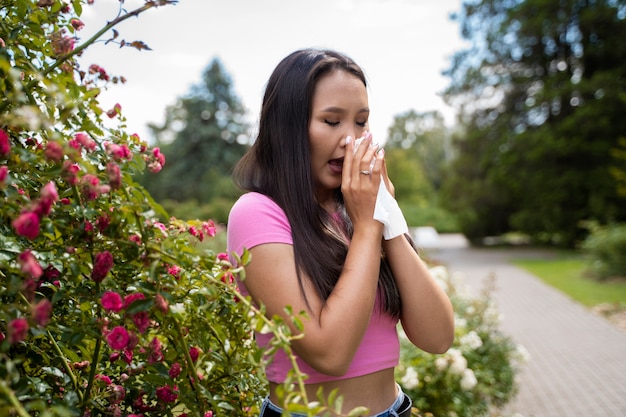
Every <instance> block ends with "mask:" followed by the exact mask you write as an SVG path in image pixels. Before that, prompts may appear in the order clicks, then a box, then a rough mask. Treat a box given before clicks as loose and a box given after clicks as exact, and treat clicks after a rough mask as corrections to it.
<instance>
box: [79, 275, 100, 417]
mask: <svg viewBox="0 0 626 417" xmlns="http://www.w3.org/2000/svg"><path fill="white" fill-rule="evenodd" d="M99 292H100V283H99V282H96V294H97V293H99ZM101 348H102V337H98V338H97V339H96V346H95V348H94V352H93V358H92V360H91V369H90V371H89V382H88V383H87V388H86V389H85V395H84V396H83V403H82V407H83V412H82V415H85V411H86V410H87V403H88V401H89V396H90V395H91V388H92V387H93V381H94V379H95V377H96V367H97V366H98V363H99V362H100V349H101Z"/></svg>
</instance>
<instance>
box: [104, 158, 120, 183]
mask: <svg viewBox="0 0 626 417" xmlns="http://www.w3.org/2000/svg"><path fill="white" fill-rule="evenodd" d="M106 173H107V176H108V177H109V185H110V186H111V188H112V189H113V190H117V189H118V188H120V187H121V186H122V172H121V171H120V167H119V166H118V165H117V164H116V163H115V162H109V163H108V164H107V167H106Z"/></svg>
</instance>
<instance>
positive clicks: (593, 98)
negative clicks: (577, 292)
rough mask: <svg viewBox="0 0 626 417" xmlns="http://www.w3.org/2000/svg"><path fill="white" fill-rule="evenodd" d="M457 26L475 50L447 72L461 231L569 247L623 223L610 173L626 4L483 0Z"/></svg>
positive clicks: (625, 215)
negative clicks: (456, 126)
mask: <svg viewBox="0 0 626 417" xmlns="http://www.w3.org/2000/svg"><path fill="white" fill-rule="evenodd" d="M457 17H458V20H459V22H460V24H461V31H462V34H463V36H464V37H465V38H466V39H467V40H469V41H471V43H472V46H471V47H470V48H468V49H467V50H464V51H461V52H459V53H457V54H455V56H454V58H453V63H452V65H451V68H450V69H449V70H448V71H447V75H448V76H449V77H450V78H451V85H450V87H449V88H448V89H447V91H446V99H447V101H448V102H449V103H450V104H452V105H454V106H457V107H458V108H459V110H460V120H461V122H462V123H463V125H464V126H463V127H464V131H465V135H464V137H463V138H462V139H461V140H459V141H458V142H457V145H458V151H457V154H458V155H459V158H458V159H457V160H456V161H455V163H454V168H455V169H454V175H453V176H452V177H451V178H450V179H449V181H448V182H447V183H446V185H445V188H446V196H447V198H446V201H447V202H448V203H449V206H448V207H449V208H450V210H452V211H454V212H457V213H460V215H461V216H462V217H461V218H460V221H461V226H462V227H463V229H464V232H466V233H467V234H468V235H470V237H472V238H473V239H474V240H477V239H478V238H480V237H483V236H487V235H499V234H502V233H505V232H507V231H511V230H519V231H521V232H524V233H526V234H528V235H531V236H532V237H533V238H535V239H536V240H540V241H543V242H550V243H554V244H559V245H563V246H574V245H575V244H576V243H577V242H578V241H579V240H580V239H581V238H583V237H584V236H585V234H586V231H585V229H583V228H581V227H579V224H580V221H581V220H588V219H593V220H597V221H599V222H600V223H608V222H611V221H623V220H624V219H626V209H625V207H626V204H625V203H626V201H625V200H624V197H623V196H620V195H619V193H618V190H617V188H618V187H617V186H616V178H615V177H614V176H613V175H611V168H610V167H611V166H612V165H614V162H615V161H614V159H613V157H612V156H611V152H612V150H613V149H615V148H616V147H617V145H618V140H619V138H620V137H624V136H625V135H626V131H625V129H626V128H625V126H626V125H624V123H623V122H622V115H621V111H620V109H621V108H623V107H624V106H625V105H626V101H625V100H626V95H625V94H624V92H625V91H626V76H625V75H626V65H625V64H624V63H625V62H626V59H625V58H626V46H625V45H624V43H623V42H621V39H622V38H624V36H626V15H625V14H624V3H623V2H622V1H619V2H614V1H608V0H603V1H597V2H591V3H589V2H579V1H574V0H567V1H556V0H550V1H545V0H517V1H514V2H510V1H503V0H480V1H477V2H465V3H464V4H463V5H462V8H461V12H460V13H459V15H458V16H457Z"/></svg>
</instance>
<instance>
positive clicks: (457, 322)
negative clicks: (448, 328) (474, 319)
mask: <svg viewBox="0 0 626 417" xmlns="http://www.w3.org/2000/svg"><path fill="white" fill-rule="evenodd" d="M466 326H467V319H464V318H462V317H459V316H454V327H456V328H464V327H466Z"/></svg>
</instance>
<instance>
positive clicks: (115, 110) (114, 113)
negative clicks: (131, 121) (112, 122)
mask: <svg viewBox="0 0 626 417" xmlns="http://www.w3.org/2000/svg"><path fill="white" fill-rule="evenodd" d="M106 113H107V116H109V118H111V119H112V118H114V117H115V116H117V115H118V114H121V113H122V106H120V104H119V103H116V104H115V106H113V108H112V109H110V110H107V112H106Z"/></svg>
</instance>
